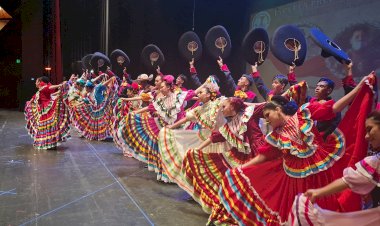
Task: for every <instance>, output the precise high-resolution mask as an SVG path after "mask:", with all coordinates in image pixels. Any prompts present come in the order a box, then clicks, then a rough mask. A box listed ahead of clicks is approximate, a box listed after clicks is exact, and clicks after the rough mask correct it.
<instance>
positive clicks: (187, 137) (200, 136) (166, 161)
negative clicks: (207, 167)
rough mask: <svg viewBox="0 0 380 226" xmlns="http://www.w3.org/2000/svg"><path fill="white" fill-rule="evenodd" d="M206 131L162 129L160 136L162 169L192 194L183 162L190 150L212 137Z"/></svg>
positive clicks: (159, 145)
mask: <svg viewBox="0 0 380 226" xmlns="http://www.w3.org/2000/svg"><path fill="white" fill-rule="evenodd" d="M210 134H211V132H210V131H209V130H206V129H202V130H200V131H196V130H182V129H179V130H173V129H168V128H165V127H164V128H162V129H161V130H160V133H159V135H158V147H159V151H160V156H161V161H162V167H163V169H164V171H165V172H166V175H167V176H168V177H169V179H170V180H171V181H173V182H175V183H177V184H178V185H179V186H180V187H181V188H182V189H184V190H185V191H187V192H188V193H190V194H191V193H192V191H193V189H192V186H191V185H189V184H188V183H187V181H186V180H185V177H184V171H183V170H182V161H183V159H184V157H185V155H186V152H187V151H188V150H189V149H192V148H196V147H198V146H199V145H201V143H202V142H203V141H204V140H205V139H207V138H208V137H209V136H210Z"/></svg>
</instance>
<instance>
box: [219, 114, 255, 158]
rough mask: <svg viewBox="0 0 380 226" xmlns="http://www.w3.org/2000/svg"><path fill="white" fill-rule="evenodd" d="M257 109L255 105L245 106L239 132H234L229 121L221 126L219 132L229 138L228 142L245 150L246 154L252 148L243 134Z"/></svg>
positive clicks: (242, 150) (240, 149) (241, 150)
mask: <svg viewBox="0 0 380 226" xmlns="http://www.w3.org/2000/svg"><path fill="white" fill-rule="evenodd" d="M254 111H255V107H254V106H248V107H246V108H245V110H244V113H243V114H242V115H241V116H240V117H241V118H240V120H241V124H240V126H239V131H238V133H237V134H235V133H233V132H232V131H231V129H230V128H229V127H230V126H229V123H226V124H224V125H223V126H222V127H220V129H219V132H220V134H222V136H223V137H224V138H225V139H226V140H227V142H228V143H229V144H230V145H231V146H233V147H235V148H236V149H237V150H238V151H240V152H243V153H245V154H247V153H249V152H251V148H250V145H249V143H247V142H245V141H244V136H243V134H244V133H245V132H246V131H247V128H248V127H247V123H248V121H249V119H250V118H251V117H252V115H253V113H254Z"/></svg>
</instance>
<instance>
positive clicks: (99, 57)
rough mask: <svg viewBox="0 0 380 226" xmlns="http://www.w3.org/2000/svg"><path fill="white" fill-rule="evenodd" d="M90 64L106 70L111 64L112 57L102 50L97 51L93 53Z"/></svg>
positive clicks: (95, 67) (94, 67)
mask: <svg viewBox="0 0 380 226" xmlns="http://www.w3.org/2000/svg"><path fill="white" fill-rule="evenodd" d="M90 64H91V66H92V68H93V69H99V70H103V71H105V69H106V68H107V66H111V61H110V59H109V58H108V57H107V56H106V55H104V54H103V53H101V52H95V53H94V54H92V57H91V61H90Z"/></svg>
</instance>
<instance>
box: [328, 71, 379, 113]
mask: <svg viewBox="0 0 380 226" xmlns="http://www.w3.org/2000/svg"><path fill="white" fill-rule="evenodd" d="M374 76H375V72H374V71H372V72H371V73H370V74H369V75H367V76H365V77H364V78H363V79H362V80H361V81H360V83H359V84H358V85H357V86H356V87H355V88H354V89H353V90H352V91H351V92H349V93H348V94H346V95H345V96H343V97H342V98H341V99H339V100H338V101H337V102H335V104H334V105H333V112H334V113H336V112H341V111H342V110H343V109H344V108H345V107H346V106H347V105H348V104H349V103H351V101H352V100H353V99H354V98H355V97H356V95H357V94H358V92H359V90H360V88H361V87H362V86H363V84H364V82H365V80H367V79H371V78H373V77H374Z"/></svg>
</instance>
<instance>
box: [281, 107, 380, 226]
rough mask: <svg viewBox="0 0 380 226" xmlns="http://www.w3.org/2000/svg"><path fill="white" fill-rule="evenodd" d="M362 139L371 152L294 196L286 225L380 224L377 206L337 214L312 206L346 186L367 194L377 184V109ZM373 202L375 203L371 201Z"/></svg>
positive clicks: (379, 143) (379, 147) (379, 136)
mask: <svg viewBox="0 0 380 226" xmlns="http://www.w3.org/2000/svg"><path fill="white" fill-rule="evenodd" d="M365 125H366V135H365V138H366V140H367V141H368V142H369V143H370V145H371V147H372V150H373V151H374V152H376V153H375V154H374V155H372V156H369V157H366V158H364V159H362V160H361V161H359V162H357V163H356V164H355V168H356V169H354V168H353V167H348V168H346V169H345V170H344V171H343V177H341V178H339V179H337V180H335V181H334V182H332V183H330V184H328V185H326V186H325V187H322V188H318V189H309V190H307V191H306V192H305V193H304V195H300V196H297V197H296V198H295V201H294V204H293V207H292V212H291V213H290V214H289V221H288V224H289V225H292V226H300V225H324V226H330V225H331V226H333V225H345V226H356V225H361V226H371V225H380V207H379V206H377V207H376V208H374V209H367V210H362V211H355V212H349V213H338V212H334V211H329V210H325V209H322V208H320V207H319V206H318V205H313V204H312V203H314V202H315V200H317V199H319V198H321V197H324V196H327V195H331V194H335V193H338V192H341V191H343V190H345V189H350V190H352V191H353V192H355V193H358V194H360V195H367V194H369V193H370V192H371V191H372V190H373V189H374V188H375V187H380V177H379V175H380V153H379V150H380V112H379V111H374V112H372V113H371V114H370V115H369V116H368V118H367V120H366V123H365ZM375 204H377V203H375Z"/></svg>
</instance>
